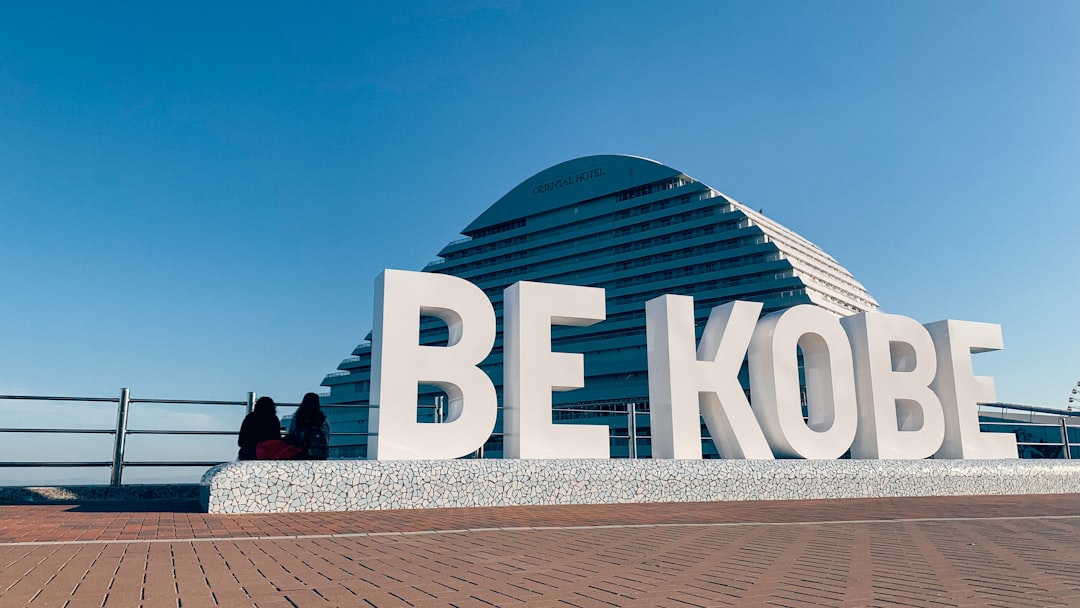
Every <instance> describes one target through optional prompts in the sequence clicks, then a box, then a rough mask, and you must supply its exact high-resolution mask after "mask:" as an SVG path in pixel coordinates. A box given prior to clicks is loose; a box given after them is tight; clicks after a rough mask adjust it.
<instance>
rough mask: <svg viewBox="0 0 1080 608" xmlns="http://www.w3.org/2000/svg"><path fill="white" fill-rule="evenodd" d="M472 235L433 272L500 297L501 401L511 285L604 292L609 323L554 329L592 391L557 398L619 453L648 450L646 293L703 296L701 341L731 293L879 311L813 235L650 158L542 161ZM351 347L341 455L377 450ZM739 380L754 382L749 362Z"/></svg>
mask: <svg viewBox="0 0 1080 608" xmlns="http://www.w3.org/2000/svg"><path fill="white" fill-rule="evenodd" d="M462 235H463V237H464V238H462V239H459V240H456V241H454V242H452V243H449V244H448V245H446V246H445V247H443V249H442V251H440V252H439V253H438V257H439V259H438V260H436V261H434V262H432V263H430V264H428V265H427V266H426V267H425V268H424V269H423V270H424V272H437V273H443V274H450V275H454V276H458V277H461V278H464V279H467V280H469V281H470V282H472V283H474V284H476V285H477V286H479V287H480V288H481V289H483V290H484V292H485V293H486V294H487V296H488V298H489V299H490V300H491V301H492V303H493V305H494V308H495V312H496V318H497V319H498V320H499V331H498V334H497V338H496V343H495V347H494V349H493V351H492V353H491V355H489V357H488V358H487V359H486V360H485V361H484V362H483V364H482V365H481V367H482V368H483V369H484V370H485V372H487V374H488V375H489V376H490V377H491V378H492V380H493V381H494V383H495V386H496V388H497V389H500V400H501V383H502V340H501V336H502V333H501V319H502V296H503V290H504V289H505V288H506V287H508V286H510V285H511V284H513V283H515V282H517V281H538V282H546V283H563V284H570V285H583V286H592V287H602V288H604V289H605V293H606V295H607V319H606V320H605V321H603V322H600V323H597V324H595V325H592V326H589V327H563V326H556V327H553V328H552V348H553V350H556V351H562V352H575V353H583V354H584V361H585V387H584V388H580V389H576V390H572V391H566V392H557V393H553V396H552V398H553V404H554V412H553V416H554V419H555V420H556V421H558V420H564V419H573V420H574V423H576V424H581V423H586V422H589V423H596V424H607V425H609V426H610V427H611V437H612V439H611V454H612V456H613V457H626V456H630V455H636V456H642V457H647V456H648V455H649V454H650V451H649V428H648V424H649V421H648V401H649V399H648V394H649V390H648V379H647V374H646V370H647V369H648V365H647V357H646V342H645V302H646V301H647V300H650V299H652V298H655V297H657V296H660V295H663V294H681V295H688V296H693V298H694V304H695V317H696V319H697V321H698V336H699V337H700V332H701V331H702V329H703V328H704V325H705V321H706V320H707V319H708V316H709V311H710V310H711V309H712V308H713V307H714V306H718V305H720V304H723V303H725V302H729V301H732V300H749V301H754V302H761V303H762V304H763V307H764V308H763V311H762V314H767V313H770V312H774V311H777V310H781V309H784V308H787V307H790V306H795V305H798V304H815V305H817V306H820V307H822V308H824V309H825V310H828V311H829V312H831V313H833V314H835V315H837V316H845V315H850V314H855V313H859V312H864V311H870V310H876V309H877V302H875V301H874V299H873V298H872V297H871V296H870V295H869V294H868V293H867V292H866V290H865V289H864V288H863V286H862V285H861V284H860V283H859V282H858V281H856V280H855V278H854V277H852V276H851V273H849V272H848V271H847V270H845V269H844V267H843V266H841V265H840V264H839V263H837V261H836V260H834V259H833V258H832V257H831V256H829V255H828V254H826V253H825V252H824V251H822V250H821V249H820V248H819V247H817V246H816V245H814V244H813V243H811V242H810V241H808V240H806V239H805V238H803V237H801V236H799V235H798V234H796V233H795V232H793V231H791V230H789V229H788V228H785V227H784V226H781V225H780V224H778V223H777V222H775V221H773V220H772V219H770V218H767V217H765V216H764V215H762V214H761V213H759V212H755V211H753V210H752V209H750V208H748V207H746V206H744V205H743V204H741V203H739V202H738V201H735V200H733V199H731V198H730V197H727V196H725V195H723V194H721V193H720V192H718V191H716V190H713V189H712V188H710V187H709V186H707V185H705V184H703V183H701V182H699V181H697V180H696V179H694V178H692V177H690V176H688V175H686V174H684V173H682V172H680V171H678V170H676V169H673V168H671V167H668V166H666V165H662V164H660V163H657V162H655V161H651V160H648V159H645V158H639V157H633V156H616V155H610V156H609V155H604V156H588V157H584V158H578V159H575V160H571V161H567V162H564V163H561V164H558V165H555V166H553V167H551V168H548V169H545V170H544V171H541V172H540V173H537V174H536V175H534V176H532V177H530V178H529V179H527V180H525V181H524V182H522V183H521V184H520V185H519V186H517V187H516V188H514V189H513V190H511V191H510V192H509V193H507V194H506V195H505V196H503V197H502V198H500V199H499V200H498V201H496V202H495V204H493V205H492V206H491V207H489V208H488V209H487V210H486V211H484V212H483V213H481V214H480V216H479V217H477V218H476V219H475V220H473V221H472V222H471V223H470V224H469V225H468V226H466V227H465V229H464V230H462ZM420 335H421V338H420V339H421V342H422V343H424V344H432V345H437V344H440V343H442V344H445V343H446V339H447V334H446V326H445V325H444V324H442V322H441V321H439V320H437V319H434V318H430V319H429V318H426V317H425V318H423V319H422V321H421V334H420ZM352 355H353V356H352V357H350V358H347V359H345V360H344V361H342V362H341V364H340V365H339V366H338V370H337V371H335V372H333V373H331V374H329V375H327V376H326V378H325V379H324V380H323V386H326V387H329V389H330V394H329V396H328V397H324V403H325V404H339V405H346V404H352V405H356V406H357V407H356V408H333V409H331V410H329V411H330V412H331V423H332V425H333V428H334V433H333V438H332V443H333V446H334V447H333V452H334V455H335V456H338V457H364V456H365V455H366V451H367V439H366V436H365V433H366V431H367V420H368V409H367V405H368V390H369V388H370V372H371V343H370V335H369V336H368V338H367V339H365V341H363V342H361V343H360V344H359V345H358V346H357V347H356V348H355V349H354V350H353V353H352ZM740 378H741V380H742V381H743V386H744V387H746V386H747V381H746V370H745V368H744V370H743V372H742V374H740ZM417 399H418V404H419V405H420V409H419V410H418V412H419V413H418V416H420V418H419V419H420V420H435V419H438V418H439V417H440V416H441V403H442V395H441V393H439V392H438V390H437V389H436V388H434V387H423V386H422V387H420V389H419V394H418V395H417ZM500 403H501V401H500ZM500 429H501V420H500V424H499V425H497V427H496V432H495V434H494V435H493V436H492V437H491V439H490V440H489V441H488V442H487V444H485V447H484V450H483V452H484V455H485V456H489V457H497V456H501V454H502V437H501V435H500ZM345 433H353V434H352V435H346V434H345ZM702 434H703V436H704V435H706V431H705V429H704V427H702ZM630 435H633V436H634V441H632V442H631V441H629V439H628V438H629V436H630ZM703 449H704V453H705V454H706V457H710V456H711V457H715V456H716V450H715V448H714V446H713V445H712V443H711V440H709V441H706V442H705V444H704V446H703Z"/></svg>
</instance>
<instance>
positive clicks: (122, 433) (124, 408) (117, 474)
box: [109, 388, 131, 486]
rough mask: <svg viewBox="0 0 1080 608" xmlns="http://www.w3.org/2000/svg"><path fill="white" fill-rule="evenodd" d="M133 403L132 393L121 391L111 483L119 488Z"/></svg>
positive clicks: (126, 390) (117, 407) (114, 438)
mask: <svg viewBox="0 0 1080 608" xmlns="http://www.w3.org/2000/svg"><path fill="white" fill-rule="evenodd" d="M130 403H131V392H130V391H129V390H128V389H126V388H122V389H120V401H119V402H118V403H117V404H116V435H115V436H114V437H113V462H112V479H110V480H109V483H110V484H111V485H113V486H119V485H120V483H121V481H120V480H121V478H122V476H123V474H124V441H125V440H126V439H127V416H128V405H129V404H130Z"/></svg>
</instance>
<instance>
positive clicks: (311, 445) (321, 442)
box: [289, 393, 330, 460]
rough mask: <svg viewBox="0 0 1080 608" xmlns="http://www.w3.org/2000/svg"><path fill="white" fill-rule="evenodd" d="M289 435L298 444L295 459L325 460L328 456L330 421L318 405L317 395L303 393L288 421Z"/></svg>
mask: <svg viewBox="0 0 1080 608" xmlns="http://www.w3.org/2000/svg"><path fill="white" fill-rule="evenodd" d="M289 435H291V436H292V438H293V439H294V440H296V441H297V442H298V443H299V445H300V454H299V455H297V456H296V459H297V460H326V459H327V458H328V457H329V456H330V422H329V421H328V420H327V419H326V414H324V413H323V412H322V408H321V407H320V406H319V396H318V395H316V394H315V393H308V394H306V395H304V398H303V399H302V400H301V401H300V407H299V409H297V410H296V414H294V415H293V417H292V421H291V422H289Z"/></svg>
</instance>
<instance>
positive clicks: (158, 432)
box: [127, 429, 240, 435]
mask: <svg viewBox="0 0 1080 608" xmlns="http://www.w3.org/2000/svg"><path fill="white" fill-rule="evenodd" d="M127 434H128V435H239V434H240V432H239V431H165V430H156V429H128V432H127Z"/></svg>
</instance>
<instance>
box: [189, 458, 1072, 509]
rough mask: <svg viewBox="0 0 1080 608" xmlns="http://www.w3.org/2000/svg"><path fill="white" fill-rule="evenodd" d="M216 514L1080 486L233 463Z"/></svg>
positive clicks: (944, 477) (696, 471)
mask: <svg viewBox="0 0 1080 608" xmlns="http://www.w3.org/2000/svg"><path fill="white" fill-rule="evenodd" d="M200 493H201V499H202V504H203V507H204V508H205V509H206V510H207V512H209V513H282V512H301V511H361V510H380V509H426V508H435V507H481V506H482V507H491V506H513V505H561V504H611V503H635V502H698V501H718V500H785V499H807V498H865V497H884V496H961V495H992V494H1059V493H1080V461H1068V460H772V461H761V460H414V461H372V460H331V461H297V462H290V461H282V462H230V463H226V464H222V465H218V466H216V467H214V468H212V469H210V470H209V471H207V472H206V474H205V475H203V478H202V483H201V487H200Z"/></svg>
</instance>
